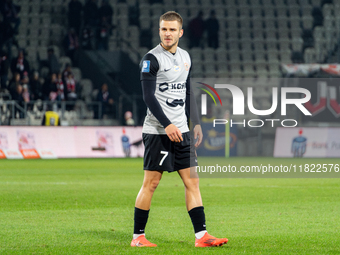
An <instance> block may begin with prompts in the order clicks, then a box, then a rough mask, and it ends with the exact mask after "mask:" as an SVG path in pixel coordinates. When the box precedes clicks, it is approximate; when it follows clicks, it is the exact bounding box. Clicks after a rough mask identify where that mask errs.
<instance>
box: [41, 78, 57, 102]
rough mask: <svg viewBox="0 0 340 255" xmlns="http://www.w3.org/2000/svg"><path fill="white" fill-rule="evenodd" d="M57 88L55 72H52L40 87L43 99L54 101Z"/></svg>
mask: <svg viewBox="0 0 340 255" xmlns="http://www.w3.org/2000/svg"><path fill="white" fill-rule="evenodd" d="M57 92H58V89H57V74H56V73H52V74H51V75H50V78H49V79H46V81H45V82H44V85H43V88H42V94H43V99H44V100H46V101H47V100H50V101H55V100H56V99H57V96H58V93H57Z"/></svg>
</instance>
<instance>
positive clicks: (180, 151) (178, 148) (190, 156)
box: [143, 132, 197, 172]
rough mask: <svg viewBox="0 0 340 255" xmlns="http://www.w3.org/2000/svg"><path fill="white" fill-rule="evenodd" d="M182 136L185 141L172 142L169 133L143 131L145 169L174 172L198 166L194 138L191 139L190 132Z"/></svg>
mask: <svg viewBox="0 0 340 255" xmlns="http://www.w3.org/2000/svg"><path fill="white" fill-rule="evenodd" d="M182 136H183V141H182V142H180V143H176V142H171V141H170V139H169V137H168V136H167V135H153V134H144V133H143V142H144V146H145V152H144V170H151V171H168V172H174V171H178V170H181V169H184V168H188V167H191V166H197V156H196V150H195V147H194V145H193V141H194V139H190V132H186V133H183V134H182ZM190 141H192V143H190ZM190 148H191V149H190Z"/></svg>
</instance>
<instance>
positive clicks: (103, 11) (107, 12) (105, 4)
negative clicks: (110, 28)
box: [98, 0, 113, 25]
mask: <svg viewBox="0 0 340 255" xmlns="http://www.w3.org/2000/svg"><path fill="white" fill-rule="evenodd" d="M98 16H99V19H100V20H102V18H103V17H105V18H106V21H107V23H109V24H110V25H112V16H113V9H112V6H111V5H110V4H109V1H108V0H102V5H101V6H100V8H99V10H98Z"/></svg>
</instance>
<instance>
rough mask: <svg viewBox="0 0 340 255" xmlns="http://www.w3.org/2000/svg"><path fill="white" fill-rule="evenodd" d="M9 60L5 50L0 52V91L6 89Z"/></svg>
mask: <svg viewBox="0 0 340 255" xmlns="http://www.w3.org/2000/svg"><path fill="white" fill-rule="evenodd" d="M8 69H9V61H8V58H7V54H6V52H5V51H1V53H0V79H1V83H0V91H2V90H5V89H7V80H8Z"/></svg>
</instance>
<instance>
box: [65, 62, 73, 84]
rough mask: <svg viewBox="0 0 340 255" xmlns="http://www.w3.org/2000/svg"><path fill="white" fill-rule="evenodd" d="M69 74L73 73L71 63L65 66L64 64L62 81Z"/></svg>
mask: <svg viewBox="0 0 340 255" xmlns="http://www.w3.org/2000/svg"><path fill="white" fill-rule="evenodd" d="M69 74H72V75H73V73H72V68H71V65H70V64H69V63H67V64H66V66H65V69H64V70H63V79H64V81H65V80H66V78H67V76H68V75H69Z"/></svg>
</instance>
